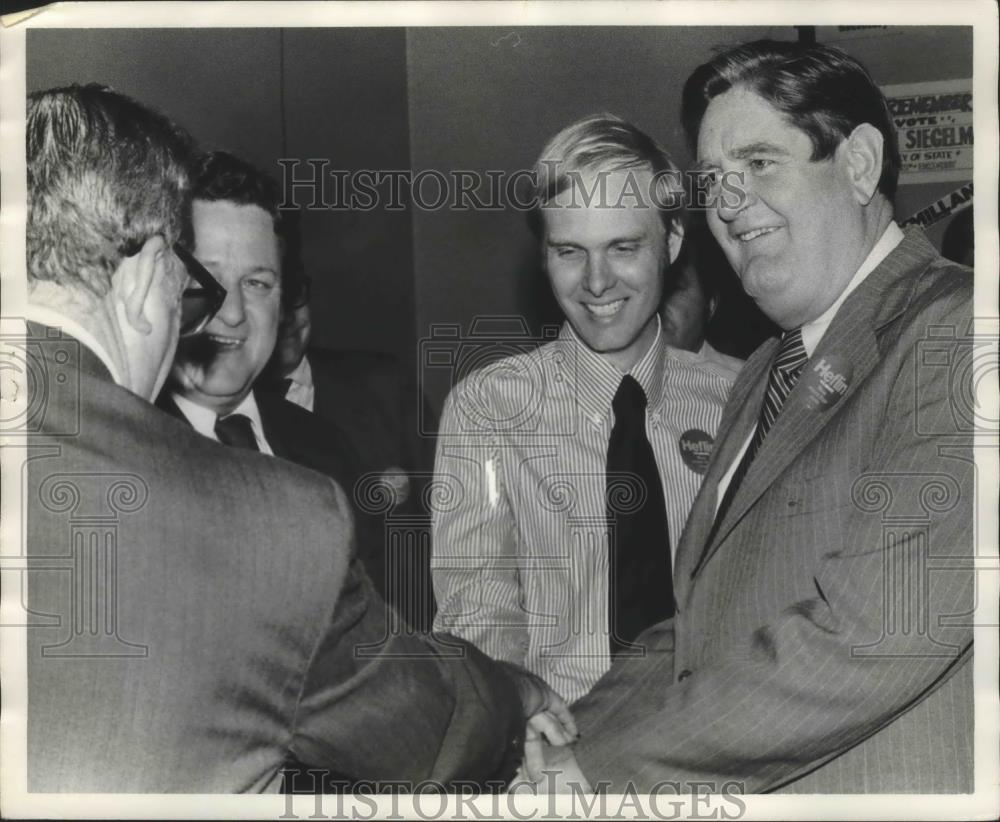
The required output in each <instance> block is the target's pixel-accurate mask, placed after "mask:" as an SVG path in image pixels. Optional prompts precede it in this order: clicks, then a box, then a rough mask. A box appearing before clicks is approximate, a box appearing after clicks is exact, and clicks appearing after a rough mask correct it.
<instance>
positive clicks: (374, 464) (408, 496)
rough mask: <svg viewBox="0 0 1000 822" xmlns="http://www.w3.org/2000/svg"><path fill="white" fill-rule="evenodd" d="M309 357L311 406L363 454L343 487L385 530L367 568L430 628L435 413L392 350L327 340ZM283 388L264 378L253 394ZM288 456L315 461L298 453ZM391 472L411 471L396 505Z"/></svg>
mask: <svg viewBox="0 0 1000 822" xmlns="http://www.w3.org/2000/svg"><path fill="white" fill-rule="evenodd" d="M308 357H309V364H310V367H311V369H312V375H313V385H314V388H315V398H314V400H315V401H314V407H313V411H314V413H315V414H316V416H317V417H319V418H321V419H323V420H325V421H326V423H327V424H329V425H330V426H333V427H334V428H335V429H336V430H337V432H339V434H338V435H339V436H340V438H341V439H342V440H343V441H345V442H347V443H349V445H350V446H351V448H352V450H353V451H354V453H355V454H356V455H357V467H358V478H359V482H358V483H357V484H354V485H346V484H345V486H344V487H345V490H347V493H348V496H349V497H351V499H352V500H353V501H354V502H355V503H356V510H357V511H358V513H359V516H360V515H365V516H367V517H368V518H369V520H370V521H371V522H372V523H373V527H374V528H375V529H376V530H377V531H378V533H379V539H380V541H381V550H379V551H377V552H374V551H373V552H369V551H364V553H363V556H364V560H365V565H366V567H367V568H368V570H369V575H370V576H371V577H372V579H373V580H374V582H375V585H376V588H377V590H378V591H379V593H380V594H382V595H383V596H384V597H385V598H386V599H387V600H388V601H389V602H390V604H392V606H393V607H394V608H396V610H397V611H399V613H401V614H402V615H403V617H404V619H405V620H406V621H407V622H408V623H409V624H411V625H413V626H414V627H416V628H418V629H420V630H424V631H429V630H430V628H431V625H432V624H433V621H434V612H435V610H436V608H435V603H434V595H433V589H432V586H431V578H430V516H429V512H428V509H427V499H426V492H427V489H428V486H429V484H430V480H431V477H432V474H433V467H434V439H433V436H432V433H431V432H428V431H427V430H424V431H423V432H422V431H421V429H422V428H424V429H431V430H432V431H433V430H435V429H436V421H435V420H434V419H433V418H432V415H431V413H430V410H429V407H428V406H427V403H426V402H425V401H424V398H423V397H422V395H421V393H420V391H419V390H418V389H417V387H416V386H415V385H414V381H413V380H411V379H407V378H406V377H405V375H404V374H403V370H402V369H401V367H400V365H399V363H398V361H397V360H396V359H395V358H394V357H392V356H390V355H388V354H383V353H380V352H375V351H332V350H328V349H321V348H313V349H310V351H309V353H308ZM284 391H285V388H284V387H283V386H281V387H279V384H275V383H273V382H272V383H270V384H267V383H262V384H261V385H260V387H259V388H256V389H255V395H256V397H257V399H258V404H260V403H261V399H262V398H263V397H264V396H265V394H269V395H271V396H274V395H275V394H276V393H277V394H278V395H279V396H284ZM261 413H262V415H263V414H264V409H263V407H262V409H261ZM286 416H287V415H286ZM264 422H265V427H266V426H267V420H264ZM279 427H280V426H279ZM265 433H266V432H265ZM279 436H280V432H279ZM270 439H271V437H270V435H269V434H268V441H270ZM299 439H300V440H301V438H299ZM272 447H274V445H273V444H272ZM300 453H301V449H300ZM288 458H289V459H293V460H294V461H296V462H300V463H302V464H305V465H308V464H309V462H307V461H304V460H303V459H300V458H298V457H296V456H288ZM320 470H322V469H320ZM387 473H388V474H391V475H392V476H393V484H395V483H397V482H399V481H400V480H404V477H405V480H404V482H403V487H404V491H403V493H401V494H398V496H396V497H395V499H397V500H398V504H396V505H395V506H393V507H390V506H389V505H388V504H386V503H387V501H388V498H389V495H387V494H385V493H384V492H383V490H381V489H380V488H379V487H378V483H377V482H376V481H375V478H376V477H378V476H380V475H385V474H387ZM352 488H353V490H352Z"/></svg>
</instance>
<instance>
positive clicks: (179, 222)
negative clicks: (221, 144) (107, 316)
mask: <svg viewBox="0 0 1000 822" xmlns="http://www.w3.org/2000/svg"><path fill="white" fill-rule="evenodd" d="M25 131H26V157H27V180H28V220H27V232H26V240H27V261H28V278H29V280H49V281H52V282H56V283H58V284H59V285H62V286H76V287H84V288H86V289H87V290H89V291H90V292H92V293H94V294H96V295H97V296H98V297H103V296H104V295H105V294H106V293H107V292H108V290H109V289H110V287H111V277H112V275H113V274H114V272H115V270H116V269H117V268H118V266H119V264H120V263H121V261H122V259H124V258H125V257H129V256H131V255H133V254H135V253H137V252H138V251H139V249H141V248H142V246H143V244H144V243H145V242H146V241H147V240H148V239H149V238H150V237H154V236H156V235H161V236H163V238H164V240H165V241H166V242H167V243H168V244H173V243H174V242H176V241H178V240H185V241H186V240H188V239H189V238H190V199H189V181H190V167H191V163H192V158H193V154H194V144H193V142H192V140H191V138H190V137H189V136H188V135H187V134H186V133H185V132H184V131H183V130H182V129H181V128H179V127H178V126H177V125H175V124H174V123H172V122H171V121H170V120H169V119H167V118H166V117H165V116H164V115H162V114H160V113H158V112H156V111H153V110H151V109H148V108H146V107H145V106H143V105H141V104H140V103H138V102H136V101H135V100H133V99H131V98H130V97H126V96H125V95H124V94H119V93H118V92H115V91H112V90H111V89H109V88H107V87H105V86H100V85H97V84H90V85H86V86H79V85H74V86H69V87H66V88H56V89H50V90H48V91H40V92H35V93H33V94H30V95H28V104H27V118H26V120H25Z"/></svg>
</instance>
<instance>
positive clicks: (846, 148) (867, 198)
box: [840, 123, 885, 205]
mask: <svg viewBox="0 0 1000 822" xmlns="http://www.w3.org/2000/svg"><path fill="white" fill-rule="evenodd" d="M884 142H885V141H884V138H883V137H882V133H881V132H880V131H879V130H878V129H877V128H875V126H873V125H872V124H871V123H862V124H861V125H859V126H857V127H856V128H855V129H854V131H852V132H851V133H850V135H849V136H848V137H847V139H846V140H844V143H843V145H841V146H840V151H841V152H843V160H844V163H845V164H846V168H847V174H848V179H849V180H850V183H851V185H852V186H853V188H854V196H855V198H856V199H857V201H858V202H859V203H861V205H868V203H870V202H871V200H872V197H874V196H875V192H876V191H877V190H878V181H879V177H881V176H882V151H883V150H884Z"/></svg>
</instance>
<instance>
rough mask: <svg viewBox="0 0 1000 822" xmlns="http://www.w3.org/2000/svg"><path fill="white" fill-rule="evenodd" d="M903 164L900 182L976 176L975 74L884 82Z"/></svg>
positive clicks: (963, 178)
mask: <svg viewBox="0 0 1000 822" xmlns="http://www.w3.org/2000/svg"><path fill="white" fill-rule="evenodd" d="M882 91H883V92H884V93H885V96H886V99H887V100H888V103H889V112H890V114H891V115H892V119H893V122H894V123H895V124H896V134H897V137H898V138H899V152H900V155H901V157H902V161H903V166H902V169H901V172H900V175H899V182H900V183H901V184H903V185H908V184H910V183H939V182H947V181H950V180H954V181H964V180H971V179H972V146H973V139H972V80H971V79H966V80H939V81H935V82H930V83H903V84H900V85H891V86H883V87H882Z"/></svg>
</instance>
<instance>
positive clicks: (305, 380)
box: [285, 355, 313, 388]
mask: <svg viewBox="0 0 1000 822" xmlns="http://www.w3.org/2000/svg"><path fill="white" fill-rule="evenodd" d="M285 379H286V380H291V381H292V384H293V385H301V386H302V387H303V388H310V387H312V384H313V375H312V367H311V366H310V365H309V357H307V356H305V355H303V357H302V359H301V360H299V364H298V365H297V366H295V368H293V369H292V370H291V371H290V372H289V373H288V374H287V375H286V376H285Z"/></svg>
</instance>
